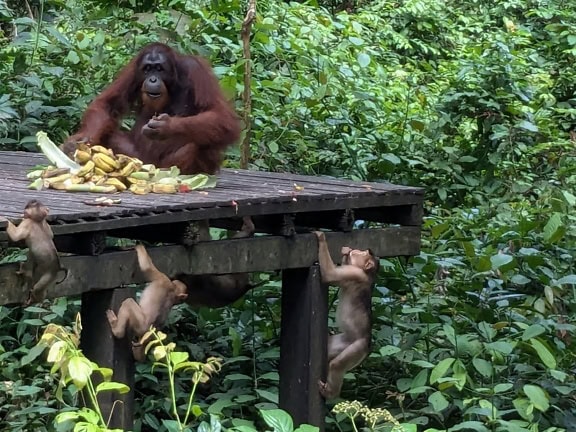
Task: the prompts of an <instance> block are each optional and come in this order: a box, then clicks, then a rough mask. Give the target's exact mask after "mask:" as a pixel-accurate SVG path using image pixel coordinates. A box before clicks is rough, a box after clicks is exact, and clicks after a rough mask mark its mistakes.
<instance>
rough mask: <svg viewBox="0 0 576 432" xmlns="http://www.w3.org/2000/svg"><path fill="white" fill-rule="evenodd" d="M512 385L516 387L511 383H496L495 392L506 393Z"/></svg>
mask: <svg viewBox="0 0 576 432" xmlns="http://www.w3.org/2000/svg"><path fill="white" fill-rule="evenodd" d="M512 387H514V385H512V384H510V383H504V384H496V385H495V386H494V393H504V392H507V391H508V390H510V389H511V388H512Z"/></svg>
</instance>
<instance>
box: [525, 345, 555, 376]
mask: <svg viewBox="0 0 576 432" xmlns="http://www.w3.org/2000/svg"><path fill="white" fill-rule="evenodd" d="M530 344H531V345H532V347H533V348H534V349H535V350H536V353H537V354H538V357H540V360H542V363H544V364H545V365H546V367H548V368H549V369H556V359H555V358H554V356H553V355H552V353H551V352H550V351H549V350H548V348H546V345H544V344H543V343H542V342H540V341H539V340H538V339H530Z"/></svg>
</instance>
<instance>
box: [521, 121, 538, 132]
mask: <svg viewBox="0 0 576 432" xmlns="http://www.w3.org/2000/svg"><path fill="white" fill-rule="evenodd" d="M518 127H520V128H522V129H526V130H527V131H530V132H538V126H536V125H535V124H534V123H530V122H529V121H527V120H523V121H521V122H520V123H518Z"/></svg>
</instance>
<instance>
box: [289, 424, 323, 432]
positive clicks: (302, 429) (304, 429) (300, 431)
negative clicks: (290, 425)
mask: <svg viewBox="0 0 576 432" xmlns="http://www.w3.org/2000/svg"><path fill="white" fill-rule="evenodd" d="M319 430H320V428H319V427H318V426H312V425H309V424H306V423H304V424H301V425H300V426H298V428H296V429H295V430H294V432H318V431H319Z"/></svg>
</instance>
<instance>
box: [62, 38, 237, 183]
mask: <svg viewBox="0 0 576 432" xmlns="http://www.w3.org/2000/svg"><path fill="white" fill-rule="evenodd" d="M131 111H133V112H134V113H135V117H136V122H135V124H134V127H133V128H132V130H131V131H129V132H123V131H120V130H119V122H120V121H121V119H122V118H123V117H124V116H125V115H127V114H129V113H130V112H131ZM239 137H240V120H239V118H238V116H237V115H236V113H235V112H234V110H233V108H232V106H231V105H230V104H229V102H228V101H227V100H226V98H225V96H224V94H223V92H222V91H221V89H220V86H219V83H218V80H217V78H216V76H215V75H214V73H213V71H212V68H211V67H210V65H209V63H208V62H207V61H206V60H204V59H203V58H201V57H198V56H193V55H183V54H180V53H178V52H177V51H175V50H173V49H172V48H170V47H169V46H167V45H165V44H161V43H152V44H150V45H148V46H146V47H144V48H143V49H142V50H141V51H140V52H139V53H138V55H137V56H136V57H135V58H134V59H132V60H131V61H130V63H129V64H128V65H126V66H125V67H124V69H123V70H122V71H121V72H120V74H119V75H118V77H117V78H116V79H115V80H114V82H113V83H112V84H111V85H110V86H108V88H106V89H105V90H104V91H103V92H102V93H101V94H100V95H99V96H98V97H97V98H96V99H94V101H93V102H92V103H91V104H90V105H89V106H88V108H87V109H86V112H85V113H84V116H83V118H82V123H81V127H80V130H79V131H78V132H77V133H76V134H74V135H73V136H71V137H70V138H69V139H68V140H67V141H66V143H65V144H64V145H63V150H64V151H65V152H66V153H68V154H72V153H73V152H74V150H75V148H76V143H77V142H81V141H87V142H89V143H93V144H100V145H103V146H105V147H108V148H111V149H112V150H114V152H115V153H123V154H126V155H129V156H134V157H137V158H139V159H141V160H142V161H143V162H144V163H153V164H155V165H156V166H157V167H161V168H168V167H170V166H172V165H176V166H178V167H179V168H180V170H181V172H182V173H183V174H194V173H199V172H202V173H209V174H213V173H215V172H217V171H218V170H219V168H220V166H221V164H222V157H223V152H224V150H225V149H226V148H227V147H228V146H230V145H232V144H234V143H235V142H236V141H238V139H239Z"/></svg>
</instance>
